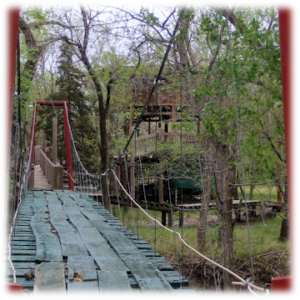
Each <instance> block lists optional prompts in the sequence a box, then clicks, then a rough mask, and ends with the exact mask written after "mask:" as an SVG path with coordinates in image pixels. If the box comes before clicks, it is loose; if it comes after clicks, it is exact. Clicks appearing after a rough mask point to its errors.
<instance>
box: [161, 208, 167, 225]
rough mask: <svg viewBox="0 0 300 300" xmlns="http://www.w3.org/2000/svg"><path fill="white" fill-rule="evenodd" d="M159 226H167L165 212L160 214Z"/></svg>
mask: <svg viewBox="0 0 300 300" xmlns="http://www.w3.org/2000/svg"><path fill="white" fill-rule="evenodd" d="M161 224H163V225H164V226H166V225H167V213H166V212H165V211H162V212H161Z"/></svg>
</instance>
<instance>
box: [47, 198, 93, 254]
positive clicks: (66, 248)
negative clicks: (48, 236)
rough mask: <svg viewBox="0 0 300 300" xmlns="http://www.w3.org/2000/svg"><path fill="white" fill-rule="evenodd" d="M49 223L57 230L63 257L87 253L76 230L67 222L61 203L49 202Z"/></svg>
mask: <svg viewBox="0 0 300 300" xmlns="http://www.w3.org/2000/svg"><path fill="white" fill-rule="evenodd" d="M49 212H50V223H51V224H52V226H53V227H54V228H55V230H56V231H57V233H58V235H59V238H60V243H61V248H62V253H63V256H64V257H68V256H78V255H86V256H87V255H88V253H87V250H86V247H85V245H84V243H83V241H82V239H81V237H80V234H79V233H78V231H77V230H76V229H75V228H74V227H73V226H71V224H69V222H67V218H68V216H67V214H66V212H65V211H64V210H63V207H62V205H60V204H59V205H53V203H51V204H49Z"/></svg>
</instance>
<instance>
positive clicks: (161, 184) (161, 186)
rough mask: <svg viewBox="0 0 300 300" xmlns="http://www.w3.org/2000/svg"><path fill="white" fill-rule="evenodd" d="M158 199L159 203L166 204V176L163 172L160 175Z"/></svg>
mask: <svg viewBox="0 0 300 300" xmlns="http://www.w3.org/2000/svg"><path fill="white" fill-rule="evenodd" d="M158 197H159V200H158V201H159V203H160V204H163V203H164V174H163V172H161V173H160V174H159V179H158Z"/></svg>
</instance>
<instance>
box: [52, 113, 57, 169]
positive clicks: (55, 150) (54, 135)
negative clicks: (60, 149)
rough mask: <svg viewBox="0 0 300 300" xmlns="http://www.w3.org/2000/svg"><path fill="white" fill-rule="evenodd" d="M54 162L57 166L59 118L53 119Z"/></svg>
mask: <svg viewBox="0 0 300 300" xmlns="http://www.w3.org/2000/svg"><path fill="white" fill-rule="evenodd" d="M52 162H53V163H54V164H55V165H56V164H57V118H56V117H54V118H53V119H52Z"/></svg>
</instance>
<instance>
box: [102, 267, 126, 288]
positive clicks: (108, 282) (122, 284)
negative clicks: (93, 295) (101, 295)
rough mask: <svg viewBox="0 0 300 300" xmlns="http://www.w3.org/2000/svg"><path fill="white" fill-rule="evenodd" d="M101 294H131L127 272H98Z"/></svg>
mask: <svg viewBox="0 0 300 300" xmlns="http://www.w3.org/2000/svg"><path fill="white" fill-rule="evenodd" d="M97 273H98V282H99V288H100V292H120V291H122V292H131V287H130V284H129V280H128V277H127V272H120V271H97Z"/></svg>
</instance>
